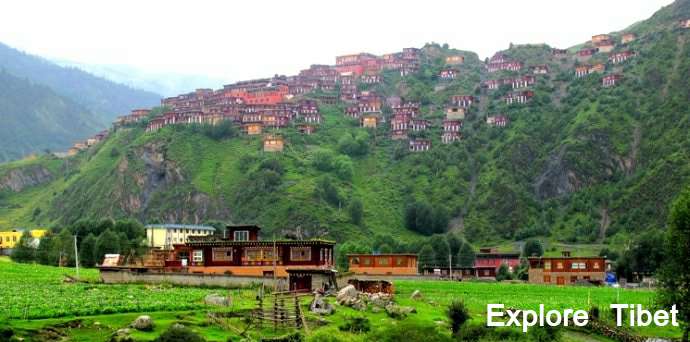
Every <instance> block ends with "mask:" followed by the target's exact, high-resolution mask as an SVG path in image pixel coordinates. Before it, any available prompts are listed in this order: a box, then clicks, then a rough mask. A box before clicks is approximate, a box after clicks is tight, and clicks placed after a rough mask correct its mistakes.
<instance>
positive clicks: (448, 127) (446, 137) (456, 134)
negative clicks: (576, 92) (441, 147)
mask: <svg viewBox="0 0 690 342" xmlns="http://www.w3.org/2000/svg"><path fill="white" fill-rule="evenodd" d="M461 127H462V121H460V120H443V133H442V134H441V142H442V143H444V144H450V143H452V142H454V141H457V140H460V128H461Z"/></svg>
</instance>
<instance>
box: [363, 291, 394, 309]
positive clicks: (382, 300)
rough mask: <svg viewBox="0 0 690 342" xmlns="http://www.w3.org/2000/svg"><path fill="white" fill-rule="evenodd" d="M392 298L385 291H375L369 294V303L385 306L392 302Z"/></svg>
mask: <svg viewBox="0 0 690 342" xmlns="http://www.w3.org/2000/svg"><path fill="white" fill-rule="evenodd" d="M391 300H392V299H391V296H390V295H387V294H385V293H374V294H371V295H369V298H368V301H369V303H371V304H372V305H373V306H379V307H382V308H385V307H386V306H387V305H388V304H390V303H391Z"/></svg>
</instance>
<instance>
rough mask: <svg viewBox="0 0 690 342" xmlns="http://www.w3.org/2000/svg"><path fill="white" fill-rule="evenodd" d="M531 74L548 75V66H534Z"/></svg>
mask: <svg viewBox="0 0 690 342" xmlns="http://www.w3.org/2000/svg"><path fill="white" fill-rule="evenodd" d="M532 73H533V74H535V75H546V74H548V73H549V66H548V65H546V64H541V65H535V66H533V67H532Z"/></svg>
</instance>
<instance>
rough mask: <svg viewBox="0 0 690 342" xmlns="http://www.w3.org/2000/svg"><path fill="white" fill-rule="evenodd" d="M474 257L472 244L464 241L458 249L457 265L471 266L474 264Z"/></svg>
mask: <svg viewBox="0 0 690 342" xmlns="http://www.w3.org/2000/svg"><path fill="white" fill-rule="evenodd" d="M475 258H476V255H475V253H474V248H472V245H470V244H469V243H468V242H464V243H463V244H462V245H461V246H460V250H459V251H458V265H459V266H460V267H472V266H474V260H475Z"/></svg>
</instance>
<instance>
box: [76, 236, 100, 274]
mask: <svg viewBox="0 0 690 342" xmlns="http://www.w3.org/2000/svg"><path fill="white" fill-rule="evenodd" d="M97 241H98V240H97V238H96V236H95V235H93V233H89V235H87V236H86V237H85V238H84V239H83V240H81V244H80V245H79V263H80V264H81V265H82V266H84V267H94V266H96V265H97V264H98V263H99V261H100V260H99V259H98V258H96V243H97Z"/></svg>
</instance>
